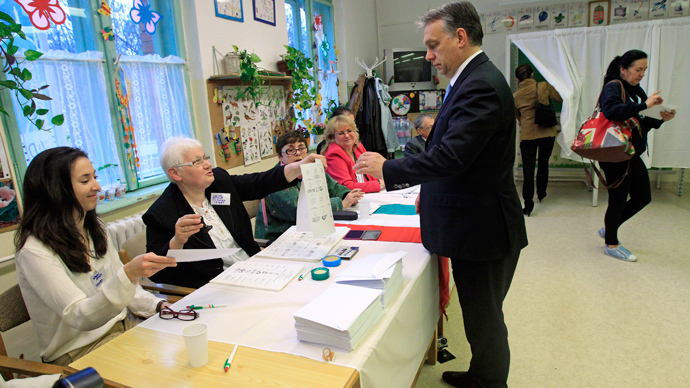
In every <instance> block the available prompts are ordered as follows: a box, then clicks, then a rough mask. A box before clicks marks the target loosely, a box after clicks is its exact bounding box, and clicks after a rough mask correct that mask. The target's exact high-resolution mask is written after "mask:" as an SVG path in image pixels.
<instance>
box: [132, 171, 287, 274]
mask: <svg viewBox="0 0 690 388" xmlns="http://www.w3.org/2000/svg"><path fill="white" fill-rule="evenodd" d="M283 169H284V167H283V166H278V167H275V168H273V169H271V170H268V171H265V172H261V173H254V174H245V175H230V174H228V172H227V171H225V170H224V169H222V168H218V167H216V168H214V169H213V175H214V177H215V180H214V181H213V183H211V185H210V186H209V187H208V188H207V189H206V198H207V199H208V200H209V203H210V202H211V200H210V198H211V193H229V194H230V206H213V209H215V211H216V213H218V216H219V217H220V219H221V220H222V221H223V223H224V224H225V226H226V227H227V228H228V230H229V231H230V234H232V237H233V238H234V239H235V241H236V242H237V244H238V245H239V246H240V247H241V248H242V249H243V250H244V251H245V252H247V254H248V255H249V256H252V255H255V254H256V253H258V252H259V246H258V245H257V244H256V242H255V241H254V235H253V231H252V226H251V222H250V220H249V215H248V214H247V210H246V209H245V208H244V205H243V204H242V201H249V200H254V199H261V198H263V197H265V196H267V195H268V194H270V193H272V192H274V191H279V190H283V189H285V188H287V187H290V186H291V185H292V183H290V182H287V181H286V180H285V175H284V172H283ZM185 214H194V210H192V207H191V206H190V205H189V203H188V202H187V200H186V199H185V197H184V196H183V195H182V192H181V191H180V189H179V188H178V187H177V185H176V184H173V183H171V184H170V185H168V187H167V188H166V189H165V191H163V194H161V196H160V197H159V198H158V199H157V200H156V202H154V203H153V205H151V207H150V208H149V210H147V211H146V213H145V214H144V216H143V217H142V218H143V220H144V223H145V224H146V226H147V228H146V250H147V251H148V252H154V253H155V254H157V255H161V256H165V255H166V254H167V253H168V249H169V247H170V246H169V243H170V240H171V239H172V238H173V237H174V236H175V223H176V222H177V220H178V219H179V218H180V217H182V216H183V215H185ZM215 247H216V246H215V245H214V244H213V241H212V240H211V236H210V235H209V234H208V233H207V232H202V231H199V232H198V233H195V234H193V235H192V236H191V237H190V238H189V240H188V241H187V243H186V244H185V245H184V249H209V248H215ZM221 272H223V260H222V259H220V258H218V259H211V260H203V261H195V262H190V263H179V264H178V265H177V267H170V268H165V269H163V270H161V271H159V272H158V273H156V274H155V275H153V276H151V280H152V281H154V282H159V283H168V284H174V285H178V286H184V287H193V288H199V287H201V286H203V285H204V284H206V283H208V282H209V280H211V279H213V278H214V277H216V276H217V275H218V274H220V273H221Z"/></svg>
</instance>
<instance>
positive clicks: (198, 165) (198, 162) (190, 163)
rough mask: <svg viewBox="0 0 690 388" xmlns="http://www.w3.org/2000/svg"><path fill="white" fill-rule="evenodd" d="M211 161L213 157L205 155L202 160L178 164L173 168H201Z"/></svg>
mask: <svg viewBox="0 0 690 388" xmlns="http://www.w3.org/2000/svg"><path fill="white" fill-rule="evenodd" d="M209 160H211V157H210V156H208V155H204V156H202V157H200V158H197V159H194V160H192V161H191V162H189V163H182V164H176V165H174V166H173V167H184V166H194V167H201V166H202V165H203V164H204V162H208V161H209Z"/></svg>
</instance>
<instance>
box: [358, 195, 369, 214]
mask: <svg viewBox="0 0 690 388" xmlns="http://www.w3.org/2000/svg"><path fill="white" fill-rule="evenodd" d="M367 217H369V200H368V199H364V198H362V199H360V200H359V218H367Z"/></svg>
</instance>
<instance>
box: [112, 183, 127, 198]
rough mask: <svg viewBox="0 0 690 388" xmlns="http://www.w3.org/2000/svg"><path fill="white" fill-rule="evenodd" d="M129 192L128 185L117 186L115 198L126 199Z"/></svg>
mask: <svg viewBox="0 0 690 388" xmlns="http://www.w3.org/2000/svg"><path fill="white" fill-rule="evenodd" d="M126 192H127V185H122V184H121V185H118V186H117V193H115V196H116V197H118V198H124V197H125V193H126Z"/></svg>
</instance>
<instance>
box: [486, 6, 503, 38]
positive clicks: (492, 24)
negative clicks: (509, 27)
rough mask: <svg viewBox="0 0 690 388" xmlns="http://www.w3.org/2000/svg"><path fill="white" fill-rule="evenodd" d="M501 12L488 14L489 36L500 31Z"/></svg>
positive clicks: (487, 31)
mask: <svg viewBox="0 0 690 388" xmlns="http://www.w3.org/2000/svg"><path fill="white" fill-rule="evenodd" d="M501 17H502V16H501V11H496V12H491V13H488V14H486V30H484V32H486V33H487V34H497V33H498V29H499V28H501Z"/></svg>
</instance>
